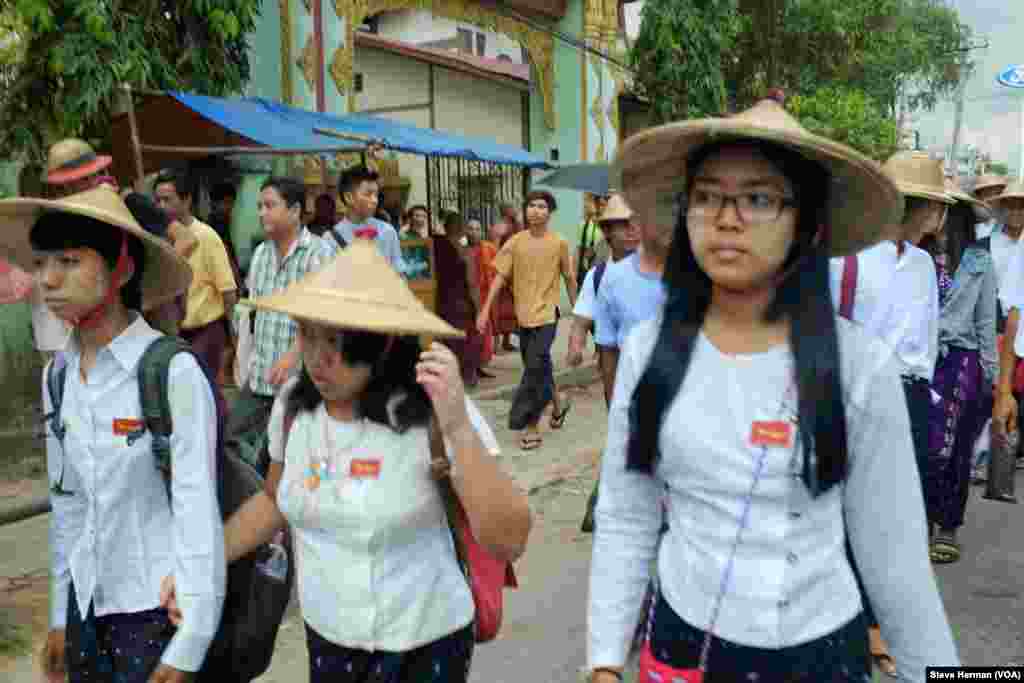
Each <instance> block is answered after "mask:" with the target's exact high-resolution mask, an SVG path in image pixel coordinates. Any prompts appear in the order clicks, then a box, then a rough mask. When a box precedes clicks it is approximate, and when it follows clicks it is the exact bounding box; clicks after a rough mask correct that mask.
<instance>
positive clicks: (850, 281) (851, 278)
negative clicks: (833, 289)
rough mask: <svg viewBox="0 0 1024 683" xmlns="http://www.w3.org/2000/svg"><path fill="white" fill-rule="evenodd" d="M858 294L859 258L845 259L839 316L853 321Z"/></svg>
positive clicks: (849, 257) (854, 256) (850, 257)
mask: <svg viewBox="0 0 1024 683" xmlns="http://www.w3.org/2000/svg"><path fill="white" fill-rule="evenodd" d="M856 294H857V256H856V255H853V256H847V257H845V258H844V259H843V280H842V284H841V285H840V290H839V315H841V316H842V317H844V318H846V319H847V320H853V301H854V299H855V298H856Z"/></svg>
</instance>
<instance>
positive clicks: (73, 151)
mask: <svg viewBox="0 0 1024 683" xmlns="http://www.w3.org/2000/svg"><path fill="white" fill-rule="evenodd" d="M111 161H113V159H112V158H111V157H109V156H106V155H102V154H96V151H95V150H94V149H93V148H92V145H90V144H89V143H88V142H86V141H85V140H79V139H78V138H67V139H64V140H61V141H60V142H58V143H56V144H54V145H53V146H52V147H50V155H49V158H48V159H47V161H46V182H48V183H50V184H51V185H63V184H64V183H70V182H72V181H75V180H80V179H82V178H87V177H88V176H91V175H92V174H93V173H97V172H99V171H102V170H103V169H105V168H106V167H107V166H110V163H111Z"/></svg>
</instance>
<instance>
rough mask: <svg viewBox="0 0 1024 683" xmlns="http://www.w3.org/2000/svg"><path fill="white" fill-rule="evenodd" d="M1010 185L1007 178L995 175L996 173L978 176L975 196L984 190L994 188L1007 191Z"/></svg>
mask: <svg viewBox="0 0 1024 683" xmlns="http://www.w3.org/2000/svg"><path fill="white" fill-rule="evenodd" d="M1008 184H1009V183H1008V182H1007V180H1006V178H1004V177H1003V176H1001V175H995V174H994V173H986V174H985V175H981V176H978V180H977V181H976V182H975V183H974V190H973V192H974V194H978V193H979V192H981V191H982V190H987V189H990V188H993V187H998V188H1000V189H1006V186H1007V185H1008Z"/></svg>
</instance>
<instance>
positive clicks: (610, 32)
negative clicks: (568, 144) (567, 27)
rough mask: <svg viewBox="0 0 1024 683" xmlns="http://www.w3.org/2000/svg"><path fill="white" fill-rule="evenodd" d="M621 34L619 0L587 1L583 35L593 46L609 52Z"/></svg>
mask: <svg viewBox="0 0 1024 683" xmlns="http://www.w3.org/2000/svg"><path fill="white" fill-rule="evenodd" d="M620 33H621V27H620V26H619V0H586V8H585V11H584V14H583V35H584V37H585V38H586V39H587V41H588V42H589V43H590V44H591V45H592V46H594V47H596V48H598V49H601V50H604V51H606V52H607V51H609V50H610V49H611V48H612V47H613V46H614V45H615V42H616V41H617V40H618V37H619V34H620Z"/></svg>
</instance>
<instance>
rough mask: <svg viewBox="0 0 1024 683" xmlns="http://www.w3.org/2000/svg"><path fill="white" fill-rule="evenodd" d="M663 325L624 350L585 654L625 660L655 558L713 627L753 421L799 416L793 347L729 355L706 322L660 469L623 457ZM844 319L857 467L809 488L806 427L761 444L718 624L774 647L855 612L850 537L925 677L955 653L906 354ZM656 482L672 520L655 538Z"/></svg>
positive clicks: (668, 421) (732, 634) (915, 672)
mask: <svg viewBox="0 0 1024 683" xmlns="http://www.w3.org/2000/svg"><path fill="white" fill-rule="evenodd" d="M660 325H661V320H660V319H656V320H654V321H649V322H645V323H641V324H640V325H638V326H637V327H635V328H634V330H633V332H631V333H630V335H629V336H628V337H627V340H626V343H625V345H624V346H623V348H622V355H621V357H620V360H619V370H618V375H617V377H616V384H615V391H614V399H613V401H612V405H611V408H610V411H609V426H608V443H607V447H606V448H605V452H604V457H603V462H602V470H601V484H600V491H599V494H598V503H597V511H596V520H595V521H596V528H597V533H596V535H595V537H594V552H593V559H592V562H591V577H590V598H589V601H590V607H589V617H588V629H589V652H588V665H589V666H590V667H591V668H593V667H599V666H621V665H622V664H623V663H624V662H625V660H626V655H627V652H628V649H629V644H630V640H631V637H632V635H633V632H634V628H635V627H636V625H637V621H638V619H640V618H644V617H643V616H642V615H641V614H640V609H641V603H642V598H643V594H644V589H645V587H646V586H647V583H648V580H649V576H650V568H651V563H652V561H654V560H655V559H657V562H658V565H657V567H658V577H659V580H660V583H661V590H662V594H663V595H664V597H665V599H666V601H667V602H668V603H669V605H671V606H672V609H673V610H674V611H675V612H676V613H677V614H678V615H679V616H680V617H681V618H682V619H683V620H685V621H686V622H687V623H689V624H691V625H693V626H695V627H696V628H699V629H702V630H706V629H707V628H708V627H709V622H710V615H711V613H712V609H713V607H714V603H715V601H716V599H717V597H718V595H719V593H720V585H721V582H722V579H723V576H724V573H725V567H726V564H727V561H728V558H729V556H730V554H731V551H732V547H733V544H734V543H735V539H736V533H737V530H738V527H739V524H740V519H741V517H742V513H743V508H744V501H745V499H746V498H747V496H748V494H749V492H750V487H751V484H752V482H753V478H754V471H755V466H756V463H757V461H758V459H759V458H760V456H761V449H760V448H757V447H754V446H751V445H750V443H749V439H750V434H751V431H752V426H753V423H754V422H755V421H770V422H774V421H778V420H780V419H781V420H784V421H787V422H788V421H789V420H792V419H795V417H796V415H797V410H796V394H795V392H791V391H790V390H791V388H792V386H793V360H792V355H791V352H790V348H789V346H788V345H785V346H779V347H776V348H775V349H772V350H770V351H768V352H766V353H760V354H752V355H746V356H726V355H724V354H722V353H721V352H720V351H718V350H717V349H716V348H715V347H714V345H713V344H712V343H711V342H710V341H709V340H708V339H707V338H706V337H705V336H704V335H703V334H701V335H700V336H699V337H698V339H697V340H696V343H695V345H694V350H693V355H692V357H691V360H690V367H689V370H688V372H687V374H686V379H685V381H684V383H683V385H682V387H681V388H680V390H679V391H678V393H677V394H676V396H675V397H674V398H673V399H672V400H671V401H670V403H669V405H668V407H667V410H666V413H665V418H664V421H663V423H662V428H661V433H660V439H659V446H660V450H661V459H660V461H659V462H658V464H657V465H656V467H655V472H654V475H653V476H650V475H647V474H642V473H637V472H629V471H627V470H626V455H627V454H626V450H627V443H628V438H629V431H630V425H629V410H630V402H631V398H632V396H633V392H634V389H635V388H636V386H637V383H638V382H639V380H640V377H641V376H642V374H643V372H644V370H645V368H646V367H647V362H648V359H649V358H650V354H651V352H652V350H653V348H654V345H655V343H656V341H657V338H658V335H659V332H660ZM836 325H837V334H838V342H839V348H840V352H841V353H840V362H841V367H840V377H841V378H842V386H843V396H844V403H845V408H846V429H847V443H848V445H849V463H850V465H849V475H848V477H847V479H846V480H845V482H843V483H842V484H841V485H837V486H834V487H833V488H831V489H830V490H829V491H828V492H826V493H823V494H822V495H820V496H818V497H817V498H813V497H811V495H810V493H809V491H808V489H807V487H806V485H805V484H804V482H803V479H802V477H801V474H802V465H803V459H802V453H803V451H802V448H801V447H800V444H799V440H798V439H795V438H794V439H792V440H791V444H790V445H789V446H781V445H780V446H772V447H768V448H767V450H766V451H765V453H766V455H765V464H764V469H763V472H762V476H761V479H760V481H759V483H758V485H757V488H756V490H755V492H754V495H753V497H752V503H751V508H750V511H749V516H748V523H747V525H746V527H745V529H744V531H743V536H742V541H741V543H740V545H739V549H738V551H737V554H736V558H735V562H734V564H733V571H732V574H731V579H730V581H729V583H728V585H727V588H726V591H725V594H724V595H725V597H724V599H723V602H722V609H721V614H720V616H719V619H718V622H717V624H716V627H715V632H714V633H715V635H716V636H718V637H721V638H723V639H725V640H729V641H732V642H734V643H739V644H741V645H746V646H750V647H757V648H765V649H779V648H786V647H791V646H794V645H800V644H803V643H807V642H810V641H813V640H815V639H817V638H821V637H824V636H827V635H828V634H830V633H833V632H834V631H836V630H837V629H839V628H840V627H842V626H843V625H844V624H846V623H848V622H849V621H850V620H851V619H853V618H854V617H855V616H856V615H857V614H858V613H859V612H860V611H861V610H862V606H861V595H860V590H859V589H858V586H857V581H856V580H855V578H854V575H853V572H852V570H851V567H850V564H849V562H848V560H847V555H846V548H845V540H846V537H847V536H849V539H850V543H851V546H852V548H853V551H854V555H855V557H856V558H857V562H858V567H859V569H860V572H861V575H862V577H863V580H864V585H865V589H866V591H867V594H868V596H869V597H870V600H871V604H872V606H873V607H874V610H875V612H876V614H877V616H878V618H879V621H880V623H881V626H882V632H883V633H885V636H886V639H887V640H888V642H889V646H890V648H891V650H892V653H893V657H894V658H895V661H896V663H897V666H899V667H900V673H901V675H902V676H903V677H905V678H908V679H910V680H915V681H924V673H925V666H926V665H928V666H955V665H956V664H957V653H956V648H955V646H954V643H953V638H952V634H951V632H950V628H949V625H948V622H947V620H946V615H945V612H944V610H943V606H942V602H941V599H940V597H939V592H938V588H937V585H936V582H935V577H934V575H933V572H932V567H931V563H930V561H929V558H928V549H927V545H926V538H927V531H926V526H925V515H924V502H923V497H922V493H921V488H920V486H919V485H918V481H919V480H918V474H917V471H916V465H915V460H914V457H913V444H912V443H911V439H910V425H909V418H908V416H907V408H906V403H905V401H904V398H903V391H902V388H901V385H900V379H899V367H900V364H899V362H898V359H897V358H896V357H895V354H894V352H893V351H892V349H890V348H888V347H887V346H885V344H884V343H883V342H882V341H881V340H879V339H877V338H875V337H873V336H872V335H870V334H868V333H867V332H865V331H864V330H863V329H861V328H860V327H859V326H857V325H854V324H851V323H850V322H848V321H846V320H842V319H839V320H837V322H836ZM787 395H788V400H784V399H786V398H787ZM790 424H792V423H790ZM663 491H667V497H666V501H667V506H666V507H667V514H668V521H669V529H668V532H667V533H666V534H665V535H664V536H663V537H661V539H660V543H659V530H660V527H661V525H662V514H663V513H662V505H661V500H662V492H663ZM893 520H898V521H899V523H898V524H894V523H893ZM895 567H898V568H899V571H893V568H895Z"/></svg>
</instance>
